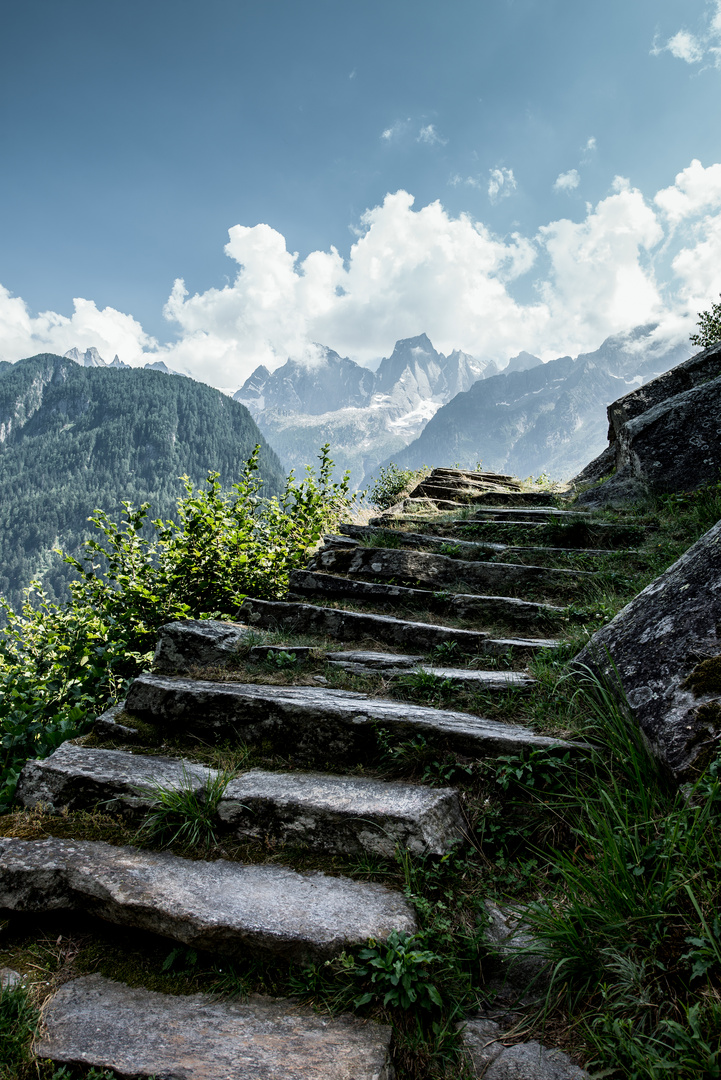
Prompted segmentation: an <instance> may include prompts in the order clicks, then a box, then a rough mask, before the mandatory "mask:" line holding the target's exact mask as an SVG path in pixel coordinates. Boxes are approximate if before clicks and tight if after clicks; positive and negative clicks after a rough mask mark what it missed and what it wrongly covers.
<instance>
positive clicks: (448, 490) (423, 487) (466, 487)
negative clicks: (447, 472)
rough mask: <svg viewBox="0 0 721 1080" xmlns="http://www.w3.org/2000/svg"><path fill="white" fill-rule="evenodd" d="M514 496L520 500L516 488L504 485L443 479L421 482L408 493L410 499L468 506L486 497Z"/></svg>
mask: <svg viewBox="0 0 721 1080" xmlns="http://www.w3.org/2000/svg"><path fill="white" fill-rule="evenodd" d="M505 494H514V495H517V497H518V498H521V497H522V496H521V495H520V492H519V491H518V489H517V488H513V487H510V486H508V485H506V484H493V483H488V482H484V483H478V484H475V483H472V482H470V481H467V480H451V479H449V478H445V477H439V478H438V479H431V478H430V477H429V478H428V479H427V480H422V481H421V482H420V484H418V486H417V487H415V488H413V491H411V493H410V497H411V499H444V500H445V499H447V500H449V501H452V500H453V501H456V502H461V503H464V504H465V505H468V503H473V502H476V501H477V500H478V499H482V498H484V497H487V496H488V495H499V496H500V495H505Z"/></svg>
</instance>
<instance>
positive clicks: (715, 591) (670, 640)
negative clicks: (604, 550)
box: [574, 522, 721, 779]
mask: <svg viewBox="0 0 721 1080" xmlns="http://www.w3.org/2000/svg"><path fill="white" fill-rule="evenodd" d="M720 627H721V522H720V523H719V524H718V525H715V526H714V527H713V529H711V530H710V531H709V532H707V533H706V535H705V536H703V537H701V539H700V540H698V541H697V542H696V543H695V544H694V545H693V547H691V548H689V550H688V551H687V552H686V553H685V554H684V555H682V556H681V558H680V559H679V560H678V561H677V562H675V563H674V564H673V566H671V567H669V569H668V570H666V571H665V573H663V574H661V576H660V577H658V578H656V580H655V581H653V582H652V583H651V584H650V585H648V586H647V587H646V588H645V589H644V590H643V592H641V593H639V595H638V596H637V597H636V598H635V599H634V600H632V601H631V603H630V604H628V605H627V606H626V607H625V608H624V609H623V610H622V611H620V612H619V614H618V615H617V616H616V617H615V619H612V621H611V622H610V623H609V624H608V625H607V626H604V627H603V628H602V629H601V630H599V631H598V632H597V633H596V634H594V635H593V637H592V638H591V640H590V642H589V643H588V645H587V646H586V648H585V649H583V650H582V651H581V652H580V653H579V654H578V656H577V657H576V659H575V661H574V665H575V666H576V667H579V668H581V670H583V667H584V666H586V667H590V668H591V669H592V670H594V671H595V672H597V673H599V674H601V675H603V676H604V678H606V679H607V680H608V682H609V684H610V685H611V686H612V687H614V688H615V690H616V692H618V693H621V692H622V693H623V694H625V695H626V698H627V700H628V704H629V706H630V708H631V711H632V713H633V714H634V716H635V717H636V720H637V721H638V723H639V724H640V726H641V729H642V731H643V732H644V734H645V735H646V737H647V739H648V740H649V743H650V745H651V748H652V750H653V752H654V753H655V754H656V755H657V757H658V758H659V759H660V760H661V761H662V762H664V764H665V765H667V766H668V768H669V769H670V770H671V772H672V773H673V774H674V775H675V776H676V777H677V778H679V779H682V778H685V777H691V776H693V775H694V774H695V773H696V772H697V771H698V769H699V768H701V767H703V766H704V765H705V763H706V761H707V760H708V757H709V755H710V754H711V753H712V751H713V750H714V748H715V746H716V744H717V741H718V738H719V734H721V637H720V630H719V628H720ZM614 667H615V671H614ZM616 672H617V673H618V674H617V675H616ZM619 679H620V686H618V680H619Z"/></svg>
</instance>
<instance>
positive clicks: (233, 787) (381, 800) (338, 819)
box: [218, 769, 463, 858]
mask: <svg viewBox="0 0 721 1080" xmlns="http://www.w3.org/2000/svg"><path fill="white" fill-rule="evenodd" d="M218 813H219V816H220V819H221V821H222V822H223V823H224V824H225V825H226V826H227V827H229V828H231V829H233V830H234V831H235V832H237V833H238V834H239V835H240V836H246V837H263V836H266V835H269V836H272V837H273V838H274V839H276V840H279V841H281V842H282V843H288V844H300V845H304V846H305V845H307V846H308V847H310V848H312V849H313V850H314V851H327V852H331V853H333V852H340V853H345V854H355V853H358V852H362V851H369V852H373V853H374V854H376V855H383V856H385V857H387V858H392V856H393V854H394V852H395V849H396V846H397V845H400V847H401V849H407V850H409V851H411V852H412V853H413V854H414V855H424V854H428V853H432V854H434V855H442V854H444V853H445V852H446V851H448V849H449V847H451V845H452V844H453V843H455V842H457V841H458V840H460V839H461V838H462V836H463V818H462V815H461V811H460V806H459V803H458V796H457V795H456V793H455V791H452V790H451V789H449V788H426V787H422V786H420V785H416V784H401V783H387V782H383V781H379V780H371V779H364V778H359V777H350V776H332V775H330V774H328V773H270V772H265V771H263V770H262V769H253V770H251V771H250V772H247V773H245V774H244V775H243V776H239V777H238V778H237V779H236V780H231V782H230V784H229V785H228V787H227V788H226V792H225V797H224V798H223V799H222V800H221V802H220V805H219V807H218Z"/></svg>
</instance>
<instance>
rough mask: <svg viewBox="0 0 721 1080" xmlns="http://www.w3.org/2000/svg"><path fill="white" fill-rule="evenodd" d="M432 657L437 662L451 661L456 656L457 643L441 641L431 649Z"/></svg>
mask: <svg viewBox="0 0 721 1080" xmlns="http://www.w3.org/2000/svg"><path fill="white" fill-rule="evenodd" d="M433 655H434V656H435V657H436V658H437V659H438V660H453V659H455V657H456V656H457V655H458V642H457V641H441V642H440V643H439V644H438V645H435V646H434V648H433Z"/></svg>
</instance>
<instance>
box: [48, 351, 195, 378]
mask: <svg viewBox="0 0 721 1080" xmlns="http://www.w3.org/2000/svg"><path fill="white" fill-rule="evenodd" d="M64 359H67V360H74V361H75V363H76V364H80V366H81V367H102V368H112V369H113V370H114V371H120V370H122V369H123V368H126V369H128V370H130V368H131V366H132V365H130V364H126V363H125V361H124V360H121V359H120V357H119V356H118V354H117V353H116V354H115V356H114V357H113V359H112V360H111V362H110V363H109V364H108V363H107V361H105V360H103V358H102V356H101V355H100V353H99V352H98V350H97V349H96V348H95V346H94V345H92V346H91V347H90V348H89V349H86V350H85V352H81V351H80V349H79V348H78V347H77V345H76V346H75V347H74V348H72V349H68V351H67V352H66V353H65V356H64ZM143 367H144V368H146V370H147V371H162V372H163V374H164V375H182V376H183V378H184V379H185V378H187V377H188V376H187V375H186V374H185V372H184V371H176V370H175V368H170V367H168V365H167V364H166V363H165V361H164V360H155V361H154V362H152V363H151V362H150V361H148V363H147V364H143Z"/></svg>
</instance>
